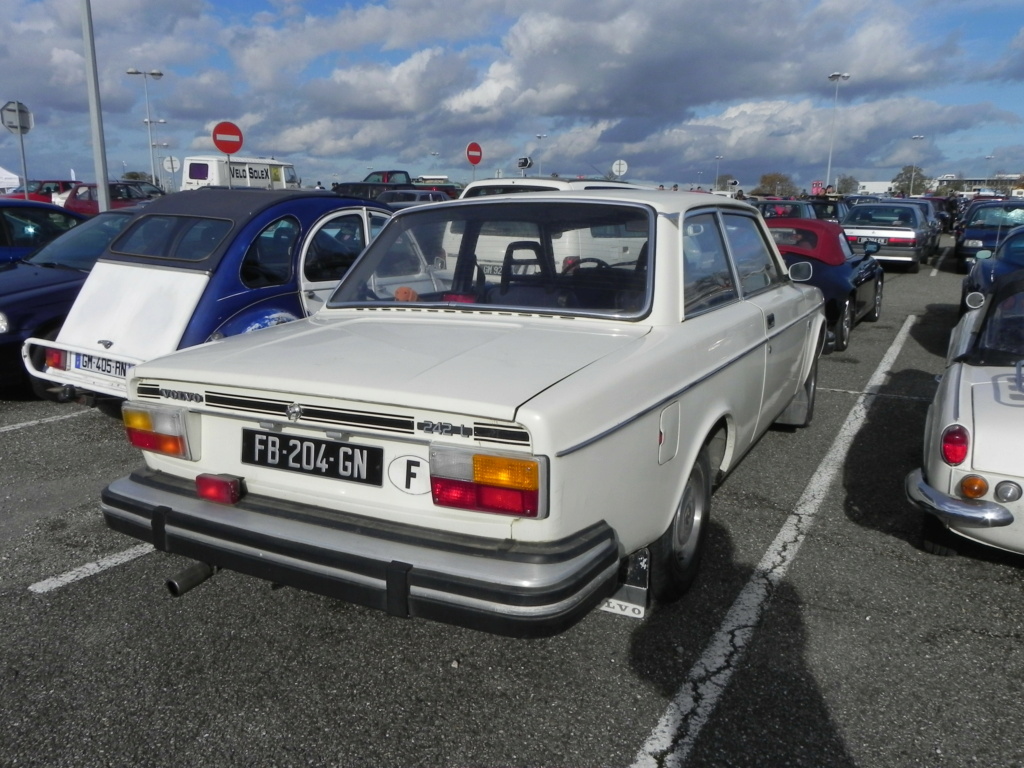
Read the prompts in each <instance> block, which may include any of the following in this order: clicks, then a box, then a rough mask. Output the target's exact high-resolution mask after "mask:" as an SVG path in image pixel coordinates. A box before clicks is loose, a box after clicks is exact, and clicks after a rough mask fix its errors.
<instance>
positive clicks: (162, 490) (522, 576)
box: [102, 469, 620, 637]
mask: <svg viewBox="0 0 1024 768" xmlns="http://www.w3.org/2000/svg"><path fill="white" fill-rule="evenodd" d="M102 508H103V515H104V518H105V520H106V522H107V525H108V526H110V527H111V528H112V529H114V530H116V531H119V532H121V533H125V534H128V535H129V536H133V537H135V538H137V539H141V540H142V541H146V542H149V543H151V544H153V546H154V547H156V548H157V549H160V550H162V551H165V552H173V553H175V554H180V555H184V556H186V557H190V558H193V559H195V560H200V561H202V562H205V563H209V564H210V565H214V566H218V567H220V568H225V569H228V570H233V571H238V572H240V573H245V574H248V575H251V576H255V577H257V578H261V579H266V580H268V581H271V582H274V583H277V584H285V585H288V586H292V587H296V588H299V589H303V590H307V591H310V592H315V593H318V594H322V595H326V596H328V597H333V598H337V599H340V600H345V601H347V602H351V603H356V604H358V605H363V606H366V607H369V608H377V609H379V610H382V611H387V612H388V613H389V614H391V615H394V616H403V617H417V618H426V619H433V620H436V621H443V622H447V623H451V624H457V625H460V626H464V627H469V628H472V629H479V630H483V631H487V632H493V633H497V634H503V635H511V636H516V637H538V636H545V635H552V634H556V633H558V632H561V631H563V630H565V629H567V628H568V627H570V626H572V625H573V624H574V623H576V622H577V621H579V620H580V619H581V618H582V617H583V616H584V615H586V614H587V613H588V612H590V611H591V610H592V609H593V608H594V607H595V606H596V605H597V604H598V603H599V602H601V601H602V600H603V599H604V598H606V597H608V596H609V595H611V594H612V593H613V592H614V590H615V588H616V585H617V582H618V573H619V559H620V554H619V551H618V550H619V547H618V542H617V539H616V537H615V533H614V531H613V530H612V529H611V528H610V527H609V526H608V525H607V524H606V523H597V524H595V525H593V526H590V527H589V528H587V529H585V530H583V531H580V532H579V533H577V534H575V535H573V536H571V537H568V538H566V539H563V540H561V541H554V542H543V543H535V542H518V541H513V540H493V539H483V538H479V537H472V536H462V535H458V534H451V533H445V532H439V531H433V530H430V529H425V528H418V527H412V526H407V525H398V524H394V523H389V522H387V521H381V520H375V519H370V518H366V517H360V516H355V515H347V514H345V513H339V512H337V511H334V510H328V509H323V508H317V507H310V506H306V505H299V504H294V503H290V502H286V501H281V500H279V499H272V498H268V497H258V496H254V495H251V494H250V495H247V496H246V497H245V498H243V499H242V501H241V502H239V503H238V504H235V505H232V506H228V505H221V504H214V503H212V502H207V501H203V500H201V499H199V498H197V497H196V493H195V488H194V486H193V484H192V483H191V482H189V481H186V480H182V479H180V478H176V477H173V476H170V475H167V474H164V473H161V472H157V471H154V470H150V469H140V470H138V471H136V472H134V473H133V474H132V475H130V476H128V477H124V478H121V479H120V480H116V481H114V482H113V483H111V484H110V485H109V486H107V488H105V489H104V490H103V493H102Z"/></svg>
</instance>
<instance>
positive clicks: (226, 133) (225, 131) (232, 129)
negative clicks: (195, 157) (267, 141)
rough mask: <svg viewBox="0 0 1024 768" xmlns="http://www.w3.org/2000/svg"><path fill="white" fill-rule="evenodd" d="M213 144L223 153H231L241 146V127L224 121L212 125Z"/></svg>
mask: <svg viewBox="0 0 1024 768" xmlns="http://www.w3.org/2000/svg"><path fill="white" fill-rule="evenodd" d="M213 146H215V147H216V148H217V149H219V150H220V151H221V152H223V153H224V154H225V155H233V154H234V153H235V152H237V151H238V150H240V149H241V148H242V129H241V128H239V127H238V126H237V125H235V124H234V123H229V122H228V121H226V120H225V121H224V122H222V123H217V124H216V125H215V126H214V127H213Z"/></svg>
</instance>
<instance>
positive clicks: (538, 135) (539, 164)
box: [537, 133, 548, 176]
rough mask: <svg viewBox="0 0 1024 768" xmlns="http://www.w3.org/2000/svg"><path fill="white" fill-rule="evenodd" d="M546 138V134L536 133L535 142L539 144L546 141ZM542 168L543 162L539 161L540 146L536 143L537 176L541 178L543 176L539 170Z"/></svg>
mask: <svg viewBox="0 0 1024 768" xmlns="http://www.w3.org/2000/svg"><path fill="white" fill-rule="evenodd" d="M547 137H548V135H547V134H546V133H538V134H537V141H538V142H541V141H543V140H544V139H546V138H547ZM543 167H544V166H543V161H542V160H541V159H540V144H539V143H538V144H537V175H538V176H543V175H544V172H543V171H542V170H541V168H543Z"/></svg>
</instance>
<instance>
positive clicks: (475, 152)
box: [466, 141, 484, 165]
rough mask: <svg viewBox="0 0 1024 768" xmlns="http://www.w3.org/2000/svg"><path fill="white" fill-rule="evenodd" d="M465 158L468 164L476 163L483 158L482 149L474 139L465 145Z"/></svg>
mask: <svg viewBox="0 0 1024 768" xmlns="http://www.w3.org/2000/svg"><path fill="white" fill-rule="evenodd" d="M466 159H467V160H469V163H470V165H476V164H477V163H479V162H480V161H481V160H483V159H484V151H483V150H482V149H480V145H479V144H477V143H476V142H475V141H471V142H469V144H467V145H466Z"/></svg>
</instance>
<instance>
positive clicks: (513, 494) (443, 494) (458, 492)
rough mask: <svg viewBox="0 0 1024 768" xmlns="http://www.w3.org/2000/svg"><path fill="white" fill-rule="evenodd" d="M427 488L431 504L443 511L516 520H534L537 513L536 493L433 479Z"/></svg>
mask: <svg viewBox="0 0 1024 768" xmlns="http://www.w3.org/2000/svg"><path fill="white" fill-rule="evenodd" d="M430 486H431V491H432V493H433V497H434V503H435V504H438V505H441V506H445V507H457V508H459V509H471V510H475V511H478V512H496V513H498V514H501V515H515V516H516V517H537V514H538V511H539V509H540V507H539V496H538V493H537V491H523V490H517V489H514V488H495V487H494V486H490V485H477V484H475V483H470V482H466V481H465V480H451V479H448V478H444V477H436V478H434V479H433V480H432V481H431V483H430Z"/></svg>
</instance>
